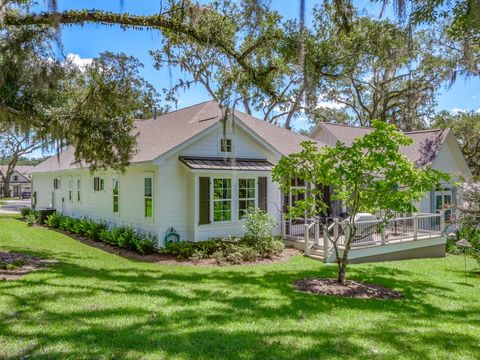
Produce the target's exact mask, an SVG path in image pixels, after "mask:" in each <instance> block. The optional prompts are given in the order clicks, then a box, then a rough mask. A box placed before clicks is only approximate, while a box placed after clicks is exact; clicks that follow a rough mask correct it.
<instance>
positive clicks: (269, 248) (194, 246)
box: [164, 236, 284, 264]
mask: <svg viewBox="0 0 480 360" xmlns="http://www.w3.org/2000/svg"><path fill="white" fill-rule="evenodd" d="M283 248H284V245H283V241H282V240H281V238H274V237H272V236H268V237H264V238H262V239H256V238H251V237H244V238H227V239H218V238H216V239H210V240H208V241H200V242H187V241H181V242H178V243H169V244H167V246H166V248H165V250H164V252H165V253H169V254H172V255H175V256H176V257H177V258H179V259H187V260H192V261H198V260H201V259H207V258H212V259H215V260H216V262H217V264H222V263H225V262H229V263H232V264H240V263H242V262H244V261H255V260H258V259H261V258H269V257H272V256H274V255H277V254H279V253H280V252H282V250H283Z"/></svg>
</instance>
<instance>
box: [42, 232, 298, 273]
mask: <svg viewBox="0 0 480 360" xmlns="http://www.w3.org/2000/svg"><path fill="white" fill-rule="evenodd" d="M49 229H51V230H54V231H57V232H59V233H62V234H64V235H67V236H69V237H71V238H72V239H75V240H78V241H80V242H82V243H84V244H86V245H89V246H92V247H96V248H98V249H102V250H103V251H106V252H109V253H111V254H115V255H118V256H121V257H124V258H126V259H130V260H138V261H144V262H148V263H155V264H161V265H189V266H193V265H194V266H198V265H210V266H211V265H213V266H236V264H229V263H226V264H222V265H218V264H217V262H216V260H215V259H202V260H197V261H192V260H181V259H177V258H176V257H175V256H173V255H171V254H162V253H160V252H154V253H153V254H148V255H141V254H139V253H137V252H135V251H131V250H128V249H123V248H119V247H117V246H112V245H109V244H105V243H104V242H101V241H95V240H92V239H90V238H88V237H84V236H78V235H77V234H72V233H70V232H68V231H63V230H60V229H54V228H49ZM301 253H302V252H301V251H300V250H297V249H294V248H285V249H284V250H283V251H282V252H281V253H280V254H278V255H277V256H275V257H272V258H269V259H260V260H257V261H246V262H243V263H242V264H238V265H260V264H272V263H278V262H283V261H287V260H288V259H290V258H291V257H292V256H295V255H299V254H301Z"/></svg>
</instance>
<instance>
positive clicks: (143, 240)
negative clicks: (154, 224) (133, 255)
mask: <svg viewBox="0 0 480 360" xmlns="http://www.w3.org/2000/svg"><path fill="white" fill-rule="evenodd" d="M156 245H157V237H156V236H155V235H152V234H150V233H148V234H146V235H143V236H137V237H136V238H135V250H136V251H137V252H139V253H140V254H142V255H146V254H151V253H153V252H154V251H155V246H156Z"/></svg>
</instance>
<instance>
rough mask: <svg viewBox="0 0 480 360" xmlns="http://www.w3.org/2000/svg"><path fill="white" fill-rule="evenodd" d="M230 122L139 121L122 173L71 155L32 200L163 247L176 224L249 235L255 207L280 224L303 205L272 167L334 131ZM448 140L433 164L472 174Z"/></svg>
mask: <svg viewBox="0 0 480 360" xmlns="http://www.w3.org/2000/svg"><path fill="white" fill-rule="evenodd" d="M223 119H224V116H223V111H222V110H221V109H220V107H219V106H218V104H217V103H216V102H213V101H209V102H205V103H201V104H198V105H194V106H191V107H187V108H184V109H181V110H178V111H173V112H171V113H168V114H165V115H162V116H160V117H158V118H156V119H151V120H139V121H137V122H136V130H137V131H138V137H137V140H138V152H137V153H136V154H135V155H133V157H132V159H131V165H130V166H128V167H127V169H126V170H125V172H123V173H121V172H116V171H112V170H107V171H99V172H95V173H91V172H90V170H89V169H88V166H87V164H74V153H73V150H72V149H67V150H65V151H64V152H62V153H61V154H60V155H59V156H57V155H55V156H52V157H51V158H50V159H48V160H46V161H44V162H42V163H41V164H39V165H37V166H36V167H35V168H34V169H33V170H32V172H31V173H32V176H33V191H34V197H33V199H32V202H33V204H34V206H35V207H36V208H55V209H56V210H57V211H61V212H63V213H66V214H70V215H74V216H88V217H91V218H96V219H105V220H107V221H109V222H111V223H115V224H124V225H133V226H135V227H136V228H138V229H141V230H143V231H146V232H152V233H155V234H157V235H158V238H159V245H160V246H161V245H162V244H163V239H164V236H165V234H166V233H167V231H168V229H169V228H171V227H173V228H175V230H176V231H177V232H178V233H179V235H180V238H181V239H182V240H190V241H199V240H205V239H208V238H211V237H216V236H227V235H241V234H242V233H243V231H244V230H243V227H242V225H243V217H244V215H245V212H246V210H247V209H248V208H250V207H259V208H261V209H264V210H267V211H268V212H269V213H270V214H272V215H273V216H274V217H275V219H276V220H277V221H278V222H279V223H280V221H281V218H282V209H283V208H284V205H288V204H289V203H292V202H294V201H295V199H293V198H292V196H291V195H285V196H283V195H282V193H281V191H280V189H279V186H278V184H276V183H274V182H273V181H272V179H271V169H272V167H273V166H274V165H275V164H276V163H277V162H278V160H279V159H280V158H281V157H282V156H283V155H288V154H291V153H294V152H298V151H299V150H301V146H300V144H301V142H303V141H316V142H317V143H318V145H319V146H326V145H333V144H334V143H335V141H336V140H335V136H334V135H333V134H331V133H330V132H328V133H327V132H326V130H325V129H324V128H323V127H322V128H320V126H325V127H328V126H329V125H328V124H322V125H320V126H319V127H317V129H315V130H314V131H313V132H312V138H317V139H318V140H312V138H309V137H306V136H303V135H299V134H297V133H294V132H291V131H289V130H286V129H283V128H280V127H278V126H275V125H273V124H270V123H267V122H265V121H262V120H259V119H257V118H255V117H253V116H250V115H247V114H244V113H242V112H239V111H235V113H234V116H233V119H232V118H230V119H229V120H227V121H223ZM345 129H348V132H349V133H351V132H352V131H353V132H354V131H355V129H354V128H345ZM361 131H364V130H361ZM367 131H368V130H367ZM337 139H338V140H342V139H339V138H337ZM419 141H420V140H419ZM440 142H441V143H442V144H443V145H438V146H439V148H440V151H438V152H437V153H435V154H434V155H432V153H430V152H428V154H427V155H428V156H429V157H431V158H433V160H432V161H433V163H434V164H436V162H437V161H438V162H439V163H441V164H445V165H444V166H450V168H449V169H447V170H452V171H455V172H456V171H457V170H462V171H463V172H464V173H465V174H466V175H469V170H468V168H464V163H465V160H464V159H463V157H461V154H460V156H459V154H458V153H457V152H458V151H459V150H458V145H456V141H455V139H454V138H453V137H452V135H451V134H450V133H449V132H446V133H445V136H444V138H443V139H442V140H441V141H440ZM445 144H446V145H445ZM455 146H456V147H455ZM420 151H421V150H418V153H419V154H421V152H420ZM412 152H414V151H412ZM407 155H408V154H407ZM412 156H413V155H412ZM415 156H417V155H415ZM420 158H423V157H422V155H418V156H417V157H416V159H420ZM450 162H455V164H456V165H454V164H450ZM457 163H458V164H457ZM449 164H450V165H449ZM298 186H303V184H300V183H299V184H298ZM442 196H443V195H442ZM332 208H333V206H332ZM277 232H278V233H280V227H279V228H278V229H277Z"/></svg>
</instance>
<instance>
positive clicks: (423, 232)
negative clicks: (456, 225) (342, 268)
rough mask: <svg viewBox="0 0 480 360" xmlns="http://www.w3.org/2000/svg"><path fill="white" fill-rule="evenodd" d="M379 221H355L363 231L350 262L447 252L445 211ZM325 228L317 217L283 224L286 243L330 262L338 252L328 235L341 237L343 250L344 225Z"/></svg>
mask: <svg viewBox="0 0 480 360" xmlns="http://www.w3.org/2000/svg"><path fill="white" fill-rule="evenodd" d="M302 221H303V223H302ZM379 223H380V221H379V220H373V221H365V222H357V223H356V225H357V234H360V235H358V238H357V240H355V241H354V243H353V245H352V248H351V250H350V253H349V260H350V261H351V262H366V261H388V260H401V259H409V258H425V257H440V256H445V243H446V238H445V236H444V235H443V228H444V221H443V214H418V215H414V216H410V217H402V218H395V219H392V220H389V221H388V223H387V225H386V226H385V227H379V226H378V224H379ZM322 229H323V228H322V227H320V225H319V224H318V223H316V222H315V221H307V220H304V219H302V220H299V219H296V220H290V221H289V222H284V223H283V227H282V230H283V231H284V238H285V244H286V245H290V246H294V247H296V248H298V249H301V250H303V251H304V252H305V255H306V256H309V257H311V258H314V259H317V260H321V261H323V262H327V263H330V262H335V261H336V257H335V252H334V250H333V244H332V243H331V242H330V240H329V237H330V238H337V237H338V244H339V249H340V253H341V252H342V250H343V248H344V239H345V234H343V230H342V226H341V224H340V223H338V222H335V223H334V224H332V225H330V227H329V237H327V238H325V236H323V231H322ZM305 234H306V235H307V236H305ZM325 249H326V250H325Z"/></svg>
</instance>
